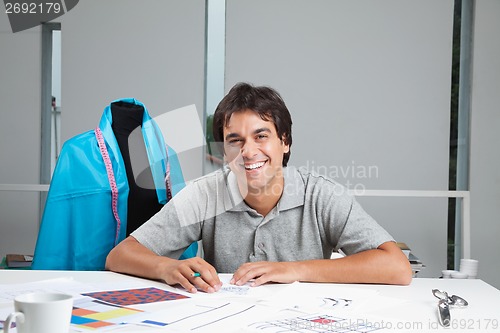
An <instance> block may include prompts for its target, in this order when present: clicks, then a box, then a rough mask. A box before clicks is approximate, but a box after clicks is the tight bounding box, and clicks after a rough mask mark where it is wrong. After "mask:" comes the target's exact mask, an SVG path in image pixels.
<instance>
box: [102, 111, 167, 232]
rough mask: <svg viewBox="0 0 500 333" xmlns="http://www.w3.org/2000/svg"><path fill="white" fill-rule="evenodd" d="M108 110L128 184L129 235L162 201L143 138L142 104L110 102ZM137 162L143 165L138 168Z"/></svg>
mask: <svg viewBox="0 0 500 333" xmlns="http://www.w3.org/2000/svg"><path fill="white" fill-rule="evenodd" d="M111 114H112V118H113V120H112V124H111V128H112V129H113V132H114V134H115V137H116V141H117V142H118V146H119V147H120V151H121V153H122V157H123V162H124V164H125V169H126V172H127V180H128V185H129V195H128V210H127V236H128V235H129V234H130V233H131V232H132V231H134V230H135V229H137V228H138V227H139V226H140V225H142V224H143V223H144V222H146V221H147V220H149V218H150V217H151V216H153V215H154V214H156V213H157V212H158V211H159V210H160V209H161V208H162V204H160V203H159V202H158V197H157V194H156V190H155V186H154V182H153V176H152V174H151V169H150V167H149V162H148V157H147V153H146V147H145V146H144V139H143V136H142V133H141V131H140V129H141V124H142V118H143V114H144V107H143V106H141V105H136V104H131V103H127V102H124V101H118V102H114V103H111ZM132 165H133V166H134V168H132ZM137 166H144V167H139V168H137ZM134 173H135V174H134Z"/></svg>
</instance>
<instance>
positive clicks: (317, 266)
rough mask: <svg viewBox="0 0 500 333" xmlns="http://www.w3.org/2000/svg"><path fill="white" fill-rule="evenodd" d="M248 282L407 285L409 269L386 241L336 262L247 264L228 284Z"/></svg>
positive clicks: (409, 274) (408, 265) (398, 252)
mask: <svg viewBox="0 0 500 333" xmlns="http://www.w3.org/2000/svg"><path fill="white" fill-rule="evenodd" d="M251 279H255V281H254V282H253V285H254V286H258V285H261V284H264V283H267V282H282V283H291V282H294V281H302V282H331V283H382V284H399V285H408V284H410V282H411V279H412V270H411V266H410V263H409V262H408V258H406V256H405V255H404V253H403V252H402V251H401V250H400V249H399V247H398V246H397V245H396V244H395V243H394V242H386V243H383V244H382V245H380V246H379V247H378V248H377V249H373V250H367V251H363V252H359V253H356V254H352V255H349V256H346V257H344V258H339V259H318V260H306V261H295V262H254V263H246V264H243V265H241V266H240V268H238V270H237V271H236V272H235V273H234V276H233V279H232V280H231V283H234V284H237V285H243V284H245V283H247V282H248V281H249V280H251Z"/></svg>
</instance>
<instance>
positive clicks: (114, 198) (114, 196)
mask: <svg viewBox="0 0 500 333" xmlns="http://www.w3.org/2000/svg"><path fill="white" fill-rule="evenodd" d="M94 132H95V136H96V138H97V143H98V144H99V150H100V151H101V156H102V159H103V160H104V165H105V166H106V173H107V175H108V181H109V185H110V187H111V208H112V210H113V216H114V217H115V220H116V235H115V246H116V245H117V244H118V241H119V237H120V228H121V224H122V222H121V220H120V216H119V215H118V186H117V185H116V180H115V174H114V173H113V165H112V164H111V159H110V158H109V154H108V150H107V149H106V143H104V137H103V135H102V132H101V129H100V128H99V127H96V129H95V130H94ZM165 148H166V153H167V163H166V172H165V187H166V190H167V202H168V201H170V199H172V184H171V181H170V162H169V161H168V146H167V147H165Z"/></svg>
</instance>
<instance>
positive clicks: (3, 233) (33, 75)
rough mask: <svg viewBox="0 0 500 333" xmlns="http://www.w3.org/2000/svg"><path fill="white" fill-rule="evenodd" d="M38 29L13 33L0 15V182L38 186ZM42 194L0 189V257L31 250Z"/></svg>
mask: <svg viewBox="0 0 500 333" xmlns="http://www.w3.org/2000/svg"><path fill="white" fill-rule="evenodd" d="M40 32H41V29H40V27H37V28H33V29H30V30H27V31H23V32H19V33H17V34H13V33H12V30H11V28H10V25H9V20H8V18H7V15H6V14H5V12H4V11H3V10H2V11H1V12H0V101H2V103H1V107H0V184H16V183H17V184H39V182H40V128H41V125H40V112H41V107H40V98H41V97H40V96H41V91H40V80H41V74H40V73H41V68H40V59H41V56H40V54H41V53H40V50H41V37H40ZM39 200H40V195H39V194H38V193H36V192H4V191H0V256H3V255H4V254H5V253H6V252H7V251H10V252H21V253H22V252H24V251H27V252H28V253H30V252H32V251H33V247H34V245H33V243H34V242H35V241H36V236H37V232H38V211H39Z"/></svg>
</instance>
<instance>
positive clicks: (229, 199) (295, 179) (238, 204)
mask: <svg viewBox="0 0 500 333" xmlns="http://www.w3.org/2000/svg"><path fill="white" fill-rule="evenodd" d="M223 173H224V178H225V181H226V191H227V195H225V196H224V198H225V200H224V208H225V210H226V211H249V210H252V211H253V210H254V209H252V208H250V207H249V206H248V205H247V204H246V203H245V201H244V200H243V197H242V196H241V193H240V190H239V188H238V183H237V180H236V175H235V174H234V173H233V172H231V170H230V169H229V167H224V170H223ZM283 178H284V184H285V187H284V189H283V194H282V195H281V198H280V200H279V201H278V205H277V206H278V210H279V211H283V210H287V209H291V208H295V207H298V206H302V205H304V194H305V185H304V181H303V179H302V177H301V175H300V173H299V172H298V171H297V169H296V168H294V167H285V168H283Z"/></svg>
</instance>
